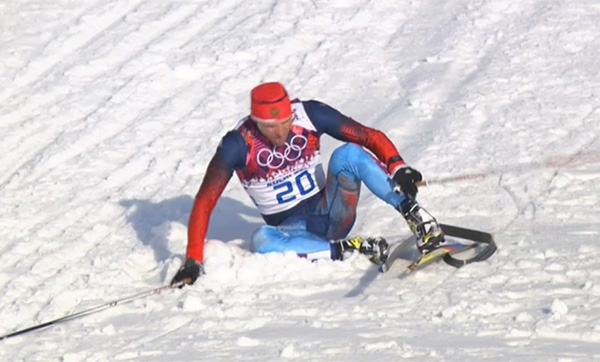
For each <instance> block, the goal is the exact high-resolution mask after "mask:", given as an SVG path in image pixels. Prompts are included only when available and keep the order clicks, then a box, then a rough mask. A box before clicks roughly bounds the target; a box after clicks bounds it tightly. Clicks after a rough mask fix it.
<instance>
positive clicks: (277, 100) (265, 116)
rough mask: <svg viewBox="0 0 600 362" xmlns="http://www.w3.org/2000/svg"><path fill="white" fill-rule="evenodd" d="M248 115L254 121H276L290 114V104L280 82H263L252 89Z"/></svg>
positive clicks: (284, 118) (286, 117)
mask: <svg viewBox="0 0 600 362" xmlns="http://www.w3.org/2000/svg"><path fill="white" fill-rule="evenodd" d="M251 98H252V106H251V111H250V117H251V118H252V119H253V120H254V121H255V122H277V121H283V120H286V119H288V118H289V117H290V116H291V115H292V105H291V103H290V97H288V94H287V92H286V91H285V88H284V87H283V85H282V84H281V83H278V82H271V83H263V84H261V85H258V86H256V87H254V89H252V94H251Z"/></svg>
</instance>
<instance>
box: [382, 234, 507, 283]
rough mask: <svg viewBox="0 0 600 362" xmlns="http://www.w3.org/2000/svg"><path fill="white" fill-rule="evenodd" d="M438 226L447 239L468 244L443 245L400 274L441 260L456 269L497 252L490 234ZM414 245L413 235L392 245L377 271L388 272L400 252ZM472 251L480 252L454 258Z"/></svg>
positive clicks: (414, 262) (415, 261)
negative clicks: (461, 257) (463, 257)
mask: <svg viewBox="0 0 600 362" xmlns="http://www.w3.org/2000/svg"><path fill="white" fill-rule="evenodd" d="M440 226H441V228H442V230H443V232H444V234H445V235H446V236H447V237H452V238H458V239H465V240H468V241H469V242H470V243H468V244H462V243H453V244H449V245H443V246H442V247H440V248H438V249H435V250H433V251H431V252H429V253H426V254H424V255H421V256H420V257H419V258H418V259H417V260H414V261H413V262H412V263H411V264H410V265H408V267H406V269H405V270H404V272H403V273H402V274H403V276H404V275H408V274H410V273H412V272H414V271H416V270H418V269H421V268H423V267H425V266H427V265H429V264H431V263H433V262H435V261H438V260H440V259H442V258H443V260H444V262H446V263H447V264H449V265H452V266H454V267H457V268H458V267H461V266H463V265H466V264H469V263H473V262H477V261H483V260H486V259H488V258H489V257H490V256H492V254H494V253H495V252H496V250H497V247H496V243H495V242H494V238H493V235H492V234H490V233H486V232H483V231H479V230H473V229H467V228H462V227H458V226H452V225H446V224H440ZM415 243H416V238H415V236H414V235H413V236H411V237H409V238H407V239H405V240H403V241H400V242H398V243H395V244H393V245H392V246H391V247H390V250H389V251H388V256H387V258H386V260H385V261H384V263H383V264H382V265H381V266H380V267H379V271H380V272H382V273H385V272H387V271H389V270H390V268H391V267H392V264H394V262H395V261H396V260H397V259H398V258H399V257H400V254H401V252H402V251H403V250H405V249H406V248H408V247H410V246H411V245H414V244H415ZM474 249H481V250H478V252H477V253H476V254H475V255H474V256H472V257H470V258H468V259H460V258H456V256H458V255H459V254H461V253H463V252H465V251H467V250H474Z"/></svg>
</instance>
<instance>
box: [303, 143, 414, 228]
mask: <svg viewBox="0 0 600 362" xmlns="http://www.w3.org/2000/svg"><path fill="white" fill-rule="evenodd" d="M361 182H364V183H365V185H366V186H367V188H368V189H369V190H370V191H371V192H372V193H373V194H375V195H376V196H377V197H378V198H380V199H382V200H383V201H385V202H386V203H388V204H390V205H391V206H393V207H394V208H396V209H397V208H399V206H400V204H402V203H403V202H404V201H405V200H406V197H405V196H404V194H401V193H396V192H394V183H393V181H392V180H391V179H390V177H389V176H388V173H387V171H386V170H385V168H384V167H383V166H382V165H381V163H380V162H379V160H377V159H375V158H374V157H373V156H372V155H371V154H369V153H367V152H366V151H365V150H364V149H363V148H362V147H360V146H358V145H356V144H353V143H347V144H345V145H343V146H341V147H339V148H337V149H336V150H335V151H334V152H333V154H332V156H331V159H330V160H329V168H328V172H327V183H326V188H325V194H324V195H323V198H322V199H321V202H320V203H319V205H318V206H317V209H316V210H315V212H314V216H313V218H312V219H311V218H309V227H308V230H310V231H313V230H316V229H318V227H315V226H314V225H315V224H316V222H315V221H314V220H315V219H316V220H319V218H320V219H321V220H323V219H326V221H327V231H326V232H325V236H326V237H327V238H331V239H340V238H344V237H345V236H347V235H348V233H349V232H350V230H351V229H352V226H353V225H354V222H355V220H356V207H357V205H358V198H359V196H360V186H361Z"/></svg>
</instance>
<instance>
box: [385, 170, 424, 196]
mask: <svg viewBox="0 0 600 362" xmlns="http://www.w3.org/2000/svg"><path fill="white" fill-rule="evenodd" d="M392 180H394V182H395V183H396V184H397V185H398V186H400V189H401V190H402V192H403V193H404V194H405V195H406V196H408V197H410V198H411V199H414V198H415V197H416V196H417V192H418V191H419V190H418V189H417V185H416V183H417V182H419V181H423V176H422V175H421V173H420V172H419V171H417V170H415V169H414V168H412V167H410V166H402V167H400V168H399V169H397V170H396V172H395V173H394V175H393V176H392Z"/></svg>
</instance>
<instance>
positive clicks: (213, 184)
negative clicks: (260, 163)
mask: <svg viewBox="0 0 600 362" xmlns="http://www.w3.org/2000/svg"><path fill="white" fill-rule="evenodd" d="M232 174H233V170H232V169H231V168H230V167H229V166H228V165H227V164H226V163H225V162H223V161H222V160H221V159H220V158H219V157H218V155H215V156H214V157H213V159H212V160H211V161H210V163H209V164H208V168H207V170H206V174H205V175H204V180H203V181H202V186H200V190H199V191H198V194H197V195H196V199H195V201H194V206H193V207H192V212H191V214H190V221H189V223H188V245H187V253H186V260H187V259H189V258H193V259H194V260H196V261H198V262H202V260H203V259H204V238H205V237H206V231H207V229H208V220H209V218H210V214H211V213H212V211H213V209H214V207H215V205H216V204H217V200H218V199H219V197H220V196H221V194H222V193H223V190H225V186H227V183H228V182H229V179H231V175H232Z"/></svg>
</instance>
